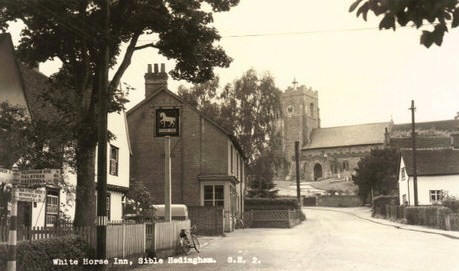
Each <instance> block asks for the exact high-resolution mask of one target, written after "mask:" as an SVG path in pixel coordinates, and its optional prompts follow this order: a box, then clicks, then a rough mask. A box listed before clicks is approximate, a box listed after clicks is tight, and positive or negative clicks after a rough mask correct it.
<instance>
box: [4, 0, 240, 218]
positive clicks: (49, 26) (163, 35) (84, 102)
mask: <svg viewBox="0 0 459 271" xmlns="http://www.w3.org/2000/svg"><path fill="white" fill-rule="evenodd" d="M238 2H239V0H186V1H185V0H162V1H160V0H118V1H113V2H112V3H111V4H110V7H109V8H110V14H111V15H112V16H111V22H110V27H109V28H110V29H109V37H110V38H109V39H108V40H107V39H105V38H104V32H105V31H104V29H103V27H102V26H103V18H104V12H103V10H102V6H103V1H101V0H57V1H56V0H33V1H32V0H0V30H2V31H6V30H7V29H8V23H9V22H11V21H16V20H21V21H22V22H23V23H24V24H25V29H24V30H23V31H22V32H21V37H22V38H21V40H20V44H19V46H18V54H19V57H20V58H21V59H22V60H23V61H24V62H26V63H39V62H43V61H46V60H50V59H56V58H57V59H59V60H60V61H61V62H62V68H61V70H60V71H59V74H58V75H57V76H56V77H57V78H59V77H61V78H65V80H64V81H65V82H66V83H67V86H68V88H65V89H62V92H64V93H63V95H67V94H68V95H70V96H72V97H73V104H74V106H73V107H72V108H73V109H74V111H73V112H74V113H75V114H74V116H75V123H76V125H75V131H76V132H75V138H76V146H77V148H76V169H77V196H76V208H75V210H76V213H75V221H74V223H75V224H76V225H90V224H93V223H94V221H95V208H94V206H95V196H94V190H95V189H94V188H95V184H94V177H95V168H94V165H95V147H96V144H97V139H96V135H97V126H96V123H97V116H96V110H95V108H96V105H97V95H96V94H97V92H98V89H97V86H98V84H97V82H98V79H99V78H100V76H102V75H103V74H104V73H105V72H106V70H104V68H103V67H104V65H102V64H103V61H102V59H103V57H104V56H103V50H102V49H101V48H104V47H105V46H104V45H105V44H106V43H108V44H109V47H110V68H113V67H114V66H115V64H116V63H117V62H118V61H119V60H120V65H119V66H118V68H117V70H116V71H115V72H114V75H113V77H112V78H111V80H110V83H109V92H110V99H111V100H113V101H114V102H115V104H116V99H113V97H114V96H115V90H116V86H118V84H119V82H120V79H121V77H122V76H123V74H124V72H125V71H126V69H127V68H128V67H129V65H130V62H131V58H132V56H133V54H134V53H135V51H137V50H140V49H144V48H148V47H152V48H156V50H157V51H158V52H159V53H160V54H162V55H164V56H165V57H167V58H172V59H175V60H176V63H177V64H176V66H175V68H174V69H173V70H172V71H171V72H170V74H171V76H172V77H173V78H175V79H184V80H188V81H191V82H195V83H200V82H204V81H206V80H208V79H210V78H212V77H213V76H214V72H213V68H214V67H228V65H229V63H230V61H231V59H230V58H229V57H228V56H227V55H226V54H225V52H224V50H223V49H222V48H221V47H219V46H218V45H217V44H216V42H217V41H218V40H219V39H220V36H219V34H218V32H217V30H216V29H215V28H214V27H213V26H212V25H211V24H212V22H213V12H221V11H228V10H229V9H230V8H231V7H233V6H235V5H237V3H238ZM141 35H148V36H149V37H150V39H154V40H155V41H154V42H152V43H149V44H143V45H139V44H138V41H139V37H140V36H141ZM125 43H126V44H127V47H126V50H124V51H123V50H121V48H122V47H121V46H122V45H123V44H125ZM118 108H119V107H118ZM112 109H114V108H112ZM115 109H116V107H115Z"/></svg>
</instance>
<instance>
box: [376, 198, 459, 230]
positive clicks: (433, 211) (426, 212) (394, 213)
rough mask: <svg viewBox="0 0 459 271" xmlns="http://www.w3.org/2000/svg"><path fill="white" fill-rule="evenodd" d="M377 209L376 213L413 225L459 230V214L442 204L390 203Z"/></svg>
mask: <svg viewBox="0 0 459 271" xmlns="http://www.w3.org/2000/svg"><path fill="white" fill-rule="evenodd" d="M384 207H385V208H384V210H382V209H381V208H379V209H376V210H375V214H376V215H380V216H383V217H385V218H386V219H391V220H403V222H404V223H408V224H411V225H422V226H428V227H431V228H438V229H443V230H452V231H459V214H457V213H451V210H449V209H448V208H446V207H442V206H418V207H413V206H399V205H392V204H388V205H385V206H384Z"/></svg>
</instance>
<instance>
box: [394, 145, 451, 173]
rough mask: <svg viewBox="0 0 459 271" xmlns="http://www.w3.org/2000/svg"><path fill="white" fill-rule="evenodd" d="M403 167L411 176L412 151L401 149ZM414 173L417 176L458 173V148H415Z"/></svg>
mask: <svg viewBox="0 0 459 271" xmlns="http://www.w3.org/2000/svg"><path fill="white" fill-rule="evenodd" d="M401 155H402V157H403V161H405V168H406V171H407V173H408V175H409V176H413V151H412V150H402V151H401ZM416 173H417V175H418V176H433V175H455V174H459V150H453V149H443V150H416Z"/></svg>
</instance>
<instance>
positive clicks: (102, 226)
mask: <svg viewBox="0 0 459 271" xmlns="http://www.w3.org/2000/svg"><path fill="white" fill-rule="evenodd" d="M102 9H103V12H104V25H103V29H104V38H103V48H102V52H101V54H100V69H99V70H98V71H96V72H99V77H98V79H99V81H98V93H97V106H98V111H97V117H98V125H97V126H98V127H97V142H98V145H97V258H98V259H106V251H107V220H108V218H107V111H108V110H107V109H108V62H109V58H110V45H109V40H110V0H105V1H103V7H102ZM100 270H105V266H104V265H100Z"/></svg>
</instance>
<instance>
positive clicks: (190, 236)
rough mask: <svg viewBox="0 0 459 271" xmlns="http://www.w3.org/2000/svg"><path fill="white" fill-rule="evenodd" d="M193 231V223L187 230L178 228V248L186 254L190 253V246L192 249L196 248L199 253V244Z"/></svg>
mask: <svg viewBox="0 0 459 271" xmlns="http://www.w3.org/2000/svg"><path fill="white" fill-rule="evenodd" d="M195 232H196V226H195V225H193V226H191V229H190V230H189V231H187V230H185V229H181V230H180V234H179V236H180V250H181V252H183V253H184V254H186V255H188V254H190V251H191V249H192V248H194V250H196V252H197V253H199V249H200V247H201V246H200V244H199V240H198V237H197V236H196V235H195Z"/></svg>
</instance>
